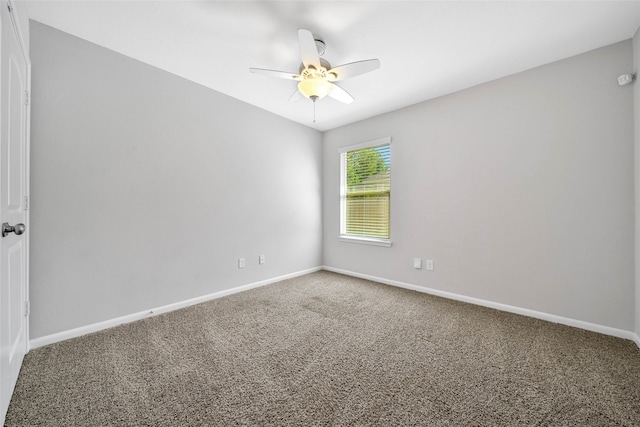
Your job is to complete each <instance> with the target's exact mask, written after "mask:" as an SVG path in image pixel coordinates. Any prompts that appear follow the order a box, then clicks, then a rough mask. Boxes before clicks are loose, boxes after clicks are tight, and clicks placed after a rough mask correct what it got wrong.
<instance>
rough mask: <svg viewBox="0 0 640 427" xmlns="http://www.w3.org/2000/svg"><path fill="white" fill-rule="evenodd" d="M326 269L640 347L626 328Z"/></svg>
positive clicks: (638, 341) (636, 338)
mask: <svg viewBox="0 0 640 427" xmlns="http://www.w3.org/2000/svg"><path fill="white" fill-rule="evenodd" d="M323 269H324V270H327V271H332V272H334V273H340V274H344V275H347V276H353V277H358V278H360V279H366V280H371V281H372V282H378V283H383V284H385V285H391V286H396V287H399V288H405V289H410V290H413V291H418V292H422V293H426V294H430V295H435V296H439V297H443V298H448V299H452V300H456V301H462V302H467V303H470V304H475V305H481V306H483V307H489V308H494V309H496V310H501V311H506V312H509V313H515V314H520V315H523V316H527V317H533V318H536V319H540V320H546V321H549V322H553V323H560V324H562V325H567V326H573V327H575V328H580V329H585V330H587V331H592V332H598V333H600V334H605V335H611V336H614V337H618V338H624V339H628V340H631V341H635V343H636V344H637V345H638V347H639V348H640V337H639V336H638V334H635V333H634V332H631V331H625V330H624V329H617V328H611V327H609V326H603V325H598V324H595V323H589V322H584V321H582V320H575V319H570V318H568V317H562V316H557V315H555V314H549V313H544V312H541V311H535V310H529V309H528V308H521V307H516V306H513V305H507V304H502V303H498V302H493V301H487V300H483V299H479V298H474V297H468V296H465V295H460V294H454V293H452V292H446V291H440V290H437V289H432V288H427V287H423V286H417V285H412V284H409V283H404V282H398V281H396V280H389V279H384V278H382V277H376V276H370V275H368V274H361V273H355V272H353V271H348V270H342V269H339V268H333V267H328V266H324V267H323Z"/></svg>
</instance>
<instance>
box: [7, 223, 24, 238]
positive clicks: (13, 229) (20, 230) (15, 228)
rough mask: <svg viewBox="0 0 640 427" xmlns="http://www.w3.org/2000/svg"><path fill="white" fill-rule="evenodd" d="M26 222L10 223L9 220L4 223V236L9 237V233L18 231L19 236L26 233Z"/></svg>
mask: <svg viewBox="0 0 640 427" xmlns="http://www.w3.org/2000/svg"><path fill="white" fill-rule="evenodd" d="M25 229H26V227H25V226H24V224H16V225H9V223H8V222H5V223H4V224H2V237H7V235H8V234H9V233H16V234H17V235H18V236H19V235H21V234H22V233H24V230H25Z"/></svg>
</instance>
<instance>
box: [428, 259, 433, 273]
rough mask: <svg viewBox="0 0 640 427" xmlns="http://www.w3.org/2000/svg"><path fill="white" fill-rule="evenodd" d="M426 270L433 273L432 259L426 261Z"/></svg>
mask: <svg viewBox="0 0 640 427" xmlns="http://www.w3.org/2000/svg"><path fill="white" fill-rule="evenodd" d="M427 270H429V271H433V260H432V259H428V260H427Z"/></svg>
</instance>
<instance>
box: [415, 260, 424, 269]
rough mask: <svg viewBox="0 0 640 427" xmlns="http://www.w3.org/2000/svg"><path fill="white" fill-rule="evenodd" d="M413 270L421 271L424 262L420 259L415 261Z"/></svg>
mask: <svg viewBox="0 0 640 427" xmlns="http://www.w3.org/2000/svg"><path fill="white" fill-rule="evenodd" d="M413 268H415V269H416V270H420V269H421V268H422V260H421V259H420V258H414V259H413Z"/></svg>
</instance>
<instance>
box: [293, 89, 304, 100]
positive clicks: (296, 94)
mask: <svg viewBox="0 0 640 427" xmlns="http://www.w3.org/2000/svg"><path fill="white" fill-rule="evenodd" d="M302 98H304V95H303V94H302V92H300V91H299V90H296V91H295V92H293V94H292V95H291V96H290V97H289V102H298V101H300V100H301V99H302Z"/></svg>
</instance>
